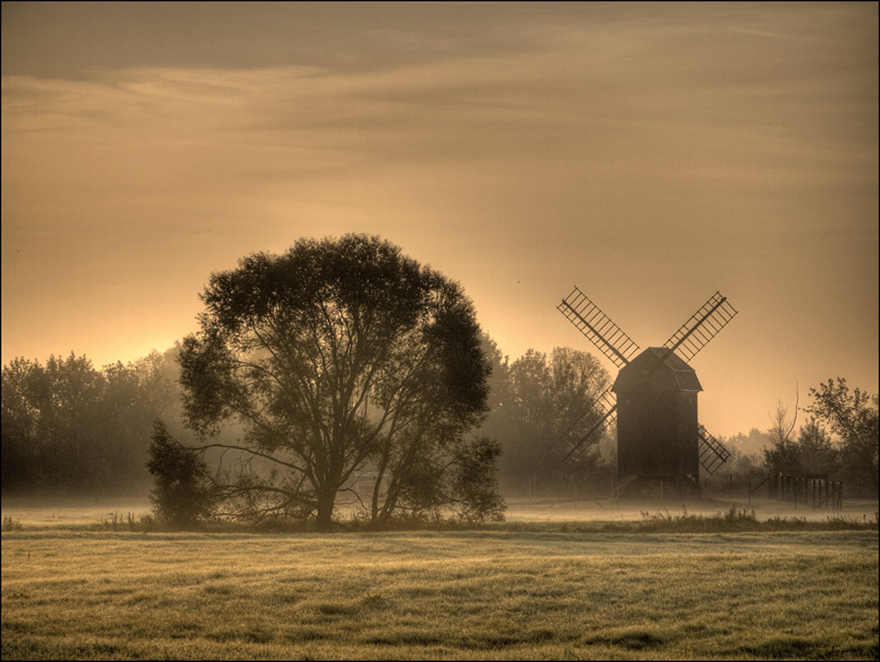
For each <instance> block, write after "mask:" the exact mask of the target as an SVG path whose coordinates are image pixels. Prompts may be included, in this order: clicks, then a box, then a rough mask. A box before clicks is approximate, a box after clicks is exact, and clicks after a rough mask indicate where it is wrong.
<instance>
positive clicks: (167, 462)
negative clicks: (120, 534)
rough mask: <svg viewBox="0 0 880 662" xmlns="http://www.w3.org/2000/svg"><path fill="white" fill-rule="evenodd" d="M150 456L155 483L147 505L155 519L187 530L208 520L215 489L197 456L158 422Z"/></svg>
mask: <svg viewBox="0 0 880 662" xmlns="http://www.w3.org/2000/svg"><path fill="white" fill-rule="evenodd" d="M149 453H150V460H149V462H147V468H148V469H149V470H150V473H151V474H153V476H154V479H155V482H156V486H155V487H154V488H153V490H152V491H151V492H150V501H152V502H153V509H154V512H155V513H156V517H157V518H158V519H159V520H160V521H161V522H165V523H167V524H170V525H171V526H173V527H175V528H190V527H192V526H194V525H195V524H197V523H198V522H199V521H202V520H204V519H206V518H208V517H210V515H211V511H212V506H213V501H214V489H213V487H212V484H211V480H210V478H209V477H208V473H207V466H206V465H205V462H204V461H203V460H202V458H201V457H200V455H199V453H198V452H197V451H194V450H192V449H189V448H186V447H184V446H183V445H181V444H180V442H178V441H177V440H176V439H174V438H173V437H172V436H171V435H170V434H169V433H168V430H167V429H166V428H165V425H164V423H162V422H161V421H156V422H155V423H154V425H153V437H152V442H151V443H150V450H149Z"/></svg>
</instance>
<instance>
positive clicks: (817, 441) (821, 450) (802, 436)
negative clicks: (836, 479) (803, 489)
mask: <svg viewBox="0 0 880 662" xmlns="http://www.w3.org/2000/svg"><path fill="white" fill-rule="evenodd" d="M797 444H798V446H799V447H800V451H801V458H800V459H801V465H802V466H803V468H804V471H806V472H807V473H810V474H833V473H834V472H835V471H836V470H837V456H838V451H837V449H836V448H835V447H834V444H832V442H831V436H830V435H829V434H828V433H827V432H826V431H825V428H823V427H822V425H821V424H820V423H819V421H817V420H816V418H815V417H811V418H810V420H809V421H807V422H806V424H804V425H803V426H802V427H801V429H800V431H799V432H798V439H797Z"/></svg>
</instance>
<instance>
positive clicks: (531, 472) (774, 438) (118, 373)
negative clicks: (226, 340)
mask: <svg viewBox="0 0 880 662" xmlns="http://www.w3.org/2000/svg"><path fill="white" fill-rule="evenodd" d="M483 350H484V352H485V353H486V355H487V356H488V357H489V358H490V361H491V363H492V375H491V377H490V387H491V391H490V399H489V404H490V407H491V410H490V413H489V414H488V416H487V418H486V420H485V421H484V423H483V424H482V426H481V427H480V428H479V429H478V430H477V431H476V432H475V434H476V435H479V436H487V437H490V438H493V439H497V440H498V442H500V444H501V448H502V454H501V456H500V458H499V460H498V480H499V486H500V488H501V491H502V492H503V493H506V494H509V495H511V494H517V493H519V494H527V491H526V490H528V489H529V486H530V485H534V484H540V485H541V486H542V487H544V488H548V489H551V490H557V491H560V492H563V491H567V490H570V489H571V488H572V487H573V486H574V487H576V489H578V490H579V491H582V493H585V494H586V493H590V492H592V493H594V494H606V493H608V492H609V491H610V488H611V485H612V484H613V481H614V476H615V473H616V456H615V444H614V436H613V434H614V431H613V429H612V430H611V432H610V433H606V434H605V435H603V436H601V437H599V438H598V440H597V441H595V442H594V443H593V445H592V447H591V448H590V449H588V452H586V453H584V454H583V455H582V456H581V459H580V460H579V461H578V462H567V463H560V462H559V459H558V458H557V457H556V456H555V455H553V454H552V453H550V452H549V448H550V446H551V445H552V443H553V441H554V440H555V439H556V438H557V437H558V436H559V434H561V433H562V432H563V431H564V429H565V427H566V426H568V425H569V424H570V423H571V421H572V420H574V418H576V417H577V416H578V415H579V414H580V413H581V412H583V411H584V410H585V409H586V408H587V407H588V406H590V403H591V402H592V401H593V399H594V398H595V397H596V396H598V395H599V394H601V393H602V392H603V391H604V390H605V389H606V388H607V387H608V386H609V385H610V384H611V376H610V375H609V373H608V371H607V370H605V369H604V368H603V367H602V365H601V363H600V361H599V360H598V359H597V358H596V357H594V356H592V355H591V354H589V353H587V352H582V351H578V350H574V349H571V348H567V347H558V348H555V349H554V350H553V351H551V352H550V353H549V354H545V353H541V352H536V351H534V350H529V351H527V352H526V353H525V354H524V355H523V356H522V357H520V358H518V359H516V360H514V361H512V362H511V361H510V360H509V359H508V357H507V356H504V355H503V354H502V352H501V350H500V349H499V348H498V346H497V345H496V343H495V342H494V341H493V340H492V339H491V338H489V337H488V336H487V335H484V336H483ZM178 353H179V347H174V348H171V349H169V350H168V351H166V352H165V353H163V354H159V353H157V352H153V353H152V354H150V355H149V356H147V357H145V358H143V359H140V360H138V361H135V362H133V363H129V364H128V365H123V364H122V363H116V364H112V365H108V366H104V367H103V368H102V369H100V370H98V369H96V368H94V366H92V364H91V361H89V360H88V359H87V358H86V357H85V356H80V357H77V356H75V355H74V354H73V353H71V354H70V356H68V357H67V358H66V359H61V358H56V357H54V356H52V357H50V358H49V359H48V361H46V363H45V365H43V364H41V363H40V362H39V361H36V360H34V361H28V360H25V359H22V358H19V359H15V360H14V361H12V362H11V363H10V364H9V365H6V366H4V367H3V384H2V480H3V483H2V485H3V491H4V492H6V493H9V492H24V491H27V492H33V491H46V492H54V493H68V494H76V493H80V494H114V493H115V494H120V493H132V492H137V493H144V492H146V491H147V489H149V485H150V480H151V479H150V476H149V473H148V472H147V469H146V462H147V449H148V447H149V445H150V437H151V433H152V425H153V422H154V421H155V420H156V419H162V420H164V421H165V422H166V423H167V424H168V426H169V427H170V428H173V429H174V430H176V431H182V430H183V426H182V420H181V419H182V416H181V409H180V392H181V391H180V386H179V384H178V378H179V374H180V366H179V365H178V363H177V355H178ZM810 394H811V396H812V397H813V401H812V403H811V405H810V406H808V407H804V408H802V410H801V411H805V412H806V413H808V414H810V418H809V419H808V420H807V421H806V422H805V423H804V424H803V425H802V426H801V427H800V428H798V429H795V426H794V421H795V420H796V419H795V417H794V416H788V414H787V410H785V409H784V408H782V406H781V405H780V408H779V409H778V410H777V412H776V417H775V419H774V421H773V425H772V426H771V427H770V428H769V429H768V430H766V431H761V430H758V429H757V428H754V429H752V430H751V431H750V432H749V433H748V435H745V434H738V435H735V436H733V437H727V438H721V439H720V440H721V441H722V443H724V445H725V446H726V447H727V448H728V450H730V451H731V453H732V456H731V458H730V460H729V461H728V462H727V464H726V465H725V467H724V468H723V469H722V470H721V471H720V472H719V475H722V476H724V477H729V476H732V477H733V479H734V480H736V481H745V480H752V479H756V478H759V477H763V476H766V475H767V474H768V473H783V474H789V475H807V474H827V475H829V477H830V478H832V479H834V480H843V481H845V482H846V485H847V492H848V494H850V495H853V496H855V495H862V496H872V495H873V496H876V495H877V473H878V470H877V466H878V463H877V445H878V433H877V395H869V394H866V393H864V392H861V391H859V389H855V390H854V391H849V390H848V388H847V386H846V383H845V381H843V380H841V379H838V380H837V381H836V382H833V381H831V380H829V382H828V383H827V384H823V385H820V387H819V389H811V391H810ZM789 419H791V420H789ZM826 426H827V428H826ZM828 429H830V431H831V432H832V433H834V435H835V438H832V436H831V434H830V433H829V431H828ZM716 478H717V476H716Z"/></svg>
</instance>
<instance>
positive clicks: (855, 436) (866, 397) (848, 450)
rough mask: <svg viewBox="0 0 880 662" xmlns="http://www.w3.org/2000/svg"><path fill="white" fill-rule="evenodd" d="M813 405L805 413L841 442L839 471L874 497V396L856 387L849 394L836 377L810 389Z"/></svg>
mask: <svg viewBox="0 0 880 662" xmlns="http://www.w3.org/2000/svg"><path fill="white" fill-rule="evenodd" d="M810 395H811V396H812V397H813V405H812V406H810V407H808V408H807V409H806V411H808V412H810V413H812V414H814V415H815V416H816V418H817V419H819V420H820V421H823V422H825V423H827V424H828V425H829V426H830V427H831V431H832V432H833V433H834V434H836V435H838V436H839V437H840V439H841V445H840V460H841V464H842V467H843V470H844V471H845V472H846V473H847V475H848V477H849V478H850V479H851V480H853V481H854V482H855V483H856V484H858V485H860V486H862V487H864V488H866V489H868V490H870V491H871V492H872V494H873V496H877V493H878V490H877V484H878V482H877V467H878V463H877V456H878V453H877V449H878V436H880V431H878V394H877V393H875V394H873V395H871V394H869V393H866V392H865V391H861V390H860V389H858V388H855V389H853V391H852V392H850V390H849V387H848V386H847V384H846V380H845V379H843V378H841V377H838V378H837V380H836V381H835V380H832V379H829V380H828V381H827V382H826V383H825V384H820V385H819V388H818V389H814V388H811V389H810Z"/></svg>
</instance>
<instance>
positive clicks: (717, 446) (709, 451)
mask: <svg viewBox="0 0 880 662" xmlns="http://www.w3.org/2000/svg"><path fill="white" fill-rule="evenodd" d="M697 436H698V437H699V438H700V466H701V467H703V469H705V470H706V471H708V472H709V474H710V475H711V474H714V473H715V470H716V469H717V468H718V467H720V466H721V465H722V464H724V463H725V462H727V459H728V458H729V457H730V451H729V450H727V449H726V448H725V447H724V446H723V445H722V444H721V442H720V441H718V440H717V439H716V438H715V437H713V436H712V435H711V434H709V433H708V432H707V431H706V428H704V427H703V426H702V425H700V426H698V428H697Z"/></svg>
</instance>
